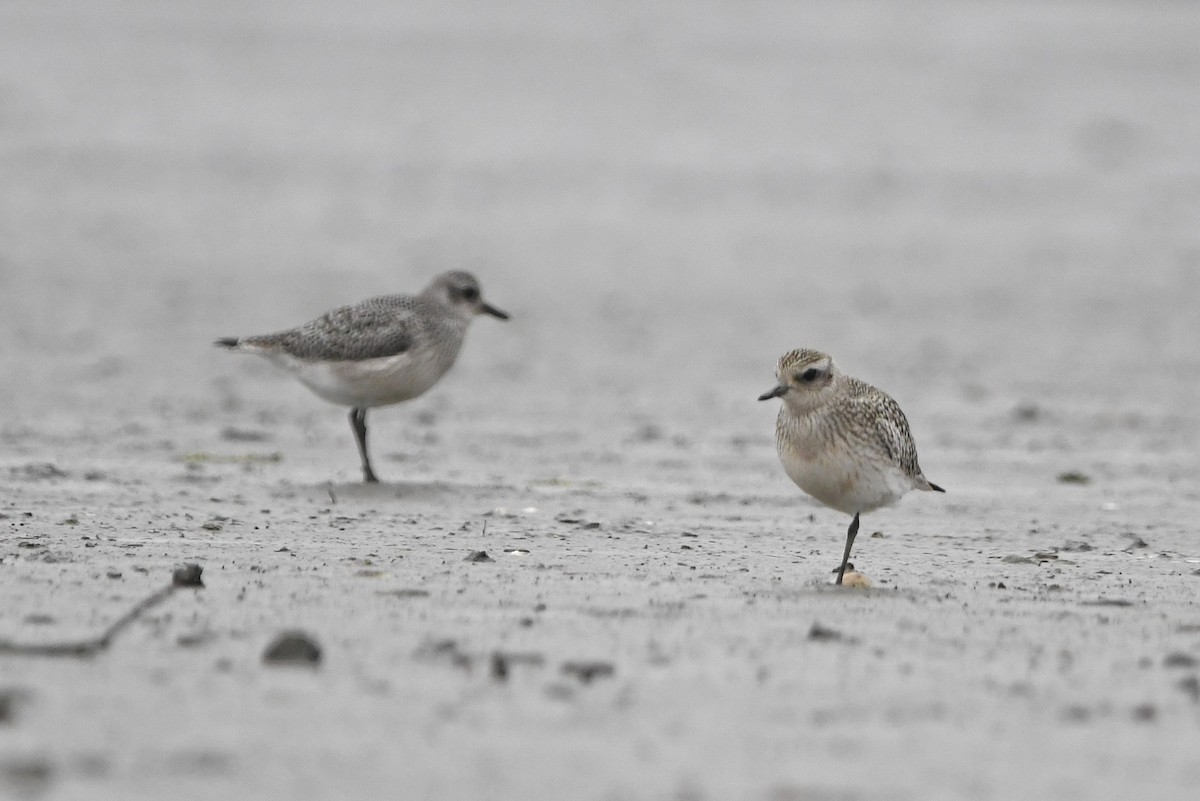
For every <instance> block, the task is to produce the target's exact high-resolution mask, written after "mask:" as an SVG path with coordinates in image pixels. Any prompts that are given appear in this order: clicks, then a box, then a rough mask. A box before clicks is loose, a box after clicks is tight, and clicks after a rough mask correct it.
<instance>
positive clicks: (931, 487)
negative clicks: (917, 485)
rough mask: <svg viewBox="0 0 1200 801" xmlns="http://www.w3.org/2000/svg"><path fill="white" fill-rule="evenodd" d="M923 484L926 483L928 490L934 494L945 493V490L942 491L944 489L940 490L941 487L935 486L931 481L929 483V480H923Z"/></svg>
mask: <svg viewBox="0 0 1200 801" xmlns="http://www.w3.org/2000/svg"><path fill="white" fill-rule="evenodd" d="M925 483H926V484H928V485H929V489H931V490H933V491H934V492H945V490H944V489H942V488H941V487H939V486H938V485H937V484H934V483H933V482H932V481H930V480H929V479H925Z"/></svg>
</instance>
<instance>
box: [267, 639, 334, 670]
mask: <svg viewBox="0 0 1200 801" xmlns="http://www.w3.org/2000/svg"><path fill="white" fill-rule="evenodd" d="M263 662H265V663H267V664H268V665H312V666H314V667H315V666H316V665H318V664H320V662H321V647H320V646H319V645H317V643H316V641H315V640H314V639H312V638H311V637H309V636H308V635H307V634H305V633H304V632H302V631H285V632H283V633H282V634H280V635H279V636H278V637H276V638H275V640H274V642H272V643H271V644H270V645H269V646H267V650H266V652H265V653H263Z"/></svg>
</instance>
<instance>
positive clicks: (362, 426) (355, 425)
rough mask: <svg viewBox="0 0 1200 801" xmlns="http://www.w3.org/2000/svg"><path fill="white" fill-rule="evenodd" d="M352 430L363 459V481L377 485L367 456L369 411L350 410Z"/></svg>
mask: <svg viewBox="0 0 1200 801" xmlns="http://www.w3.org/2000/svg"><path fill="white" fill-rule="evenodd" d="M350 428H352V429H354V441H355V442H356V443H358V455H359V457H360V458H361V459H362V471H363V481H365V482H367V483H368V484H377V483H379V479H378V478H376V477H375V471H374V470H372V469H371V457H370V456H368V455H367V409H366V407H364V406H355V407H354V408H353V409H351V410H350Z"/></svg>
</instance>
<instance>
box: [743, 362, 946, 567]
mask: <svg viewBox="0 0 1200 801" xmlns="http://www.w3.org/2000/svg"><path fill="white" fill-rule="evenodd" d="M775 377H776V379H777V380H778V382H779V383H778V384H777V385H776V386H775V388H774V389H772V390H770V391H769V392H765V393H763V394H762V395H760V396H759V398H758V399H759V400H760V401H765V400H770V399H771V398H782V399H783V405H782V406H781V407H780V409H779V416H778V418H776V422H775V444H776V446H777V447H778V449H779V460H780V461H781V462H783V469H784V470H785V471H786V472H787V474H788V476H789V477H790V478H791V479H792V481H794V482H796V485H797V486H799V487H800V489H802V490H804V491H805V492H807V493H808V494H809V495H811V496H813V497H814V498H816V499H817V500H818V501H820V502H821V503H823V504H825V505H826V506H829V507H831V508H833V509H837V510H838V511H839V512H845V513H846V514H848V515H854V519H853V520H851V521H850V529H849V530H848V531H847V532H846V551H845V553H844V554H843V555H842V564H841V567H839V568H838V575H837V581H836V582H835V583H837V584H841V583H842V578H843V576H844V575H845V573H846V565H847V563H848V562H849V561H850V549H851V548H852V547H853V546H854V537H855V535H856V534H858V518H859V515H860V514H862V513H864V512H870V511H872V510H875V509H878V508H879V507H881V506H887V505H889V504H892V503H895V502H896V501H898V500H899V499H900V497H901V496H902V495H904V493H906V492H908V491H909V490H911V489H919V490H931V491H934V492H945V490H944V489H942V488H941V487H939V486H938V485H937V484H934V483H933V482H931V481H930V480H929V479H927V478H925V475H924V474H923V473H922V472H921V466H920V464H918V463H917V448H916V445H914V444H913V440H912V434H911V433H910V432H909V428H908V420H907V419H906V418H905V417H904V412H902V411H900V406H899V405H898V404H897V403H896V401H894V400H892V399H891V397H889V396H888V395H887V394H885V393H884V392H882V391H880V390H878V389H876V388H875V387H873V386H871V385H870V384H867V383H865V382H863V381H859V380H858V379H857V378H852V377H850V376H848V375H846V374H844V373H843V372H841V371H840V370H839V369H838V368H837V365H836V364H834V362H833V358H832V357H830V356H829V355H828V354H825V353H821V352H820V351H816V350H809V349H807V348H805V349H800V350H793V351H789V352H788V353H785V354H784V355H783V356H782V357H781V358H780V359H779V363H778V364H777V365H776V367H775Z"/></svg>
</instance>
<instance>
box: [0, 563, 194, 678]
mask: <svg viewBox="0 0 1200 801" xmlns="http://www.w3.org/2000/svg"><path fill="white" fill-rule="evenodd" d="M203 570H204V569H203V568H202V567H200V565H197V564H193V563H188V564H185V565H183V566H182V567H178V568H176V569H175V571H174V572H173V573H172V574H171V583H170V584H168V585H167V586H165V587H163V588H162V589H159V590H155V591H154V592H153V593H151V594H150V595H148V596H147V597H145V598H143V599H142V600H141V601H138V602H137V603H136V604H135V605H134V606H133V608H132V609H130V610H129V611H128V612H126V613H125V614H123V615H121V616H120V617H119V618H117V619H116V620H115V621H113V623H112V625H110V626H109V627H108V628H107V629H105V630H104V632H103V633H102V634H101V635H100V636H99V637H96V638H94V639H90V640H79V641H76V642H56V643H15V642H12V641H10V640H0V655H4V654H14V655H17V656H74V657H89V656H94V655H96V654H98V653H100V652H101V651H104V650H107V649H108V647H109V646H110V645H112V643H113V640H114V639H116V636H117V635H118V634H120V633H121V632H122V631H123V630H125V628H127V627H128V626H129V624H130V623H132V622H133V621H135V620H137V619H138V618H139V617H141V616H142V615H144V614H145V613H146V612H148V611H149V610H150V609H152V608H154V607H155V606H158V605H159V604H160V603H162V602H163V601H165V600H166V599H167V598H169V597H171V595H172V594H173V593H174V592H175V590H177V589H180V588H181V587H185V588H186V587H191V588H199V589H202V588H203V587H204V582H203V581H202V580H201V579H200V574H201V573H202V572H203Z"/></svg>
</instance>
